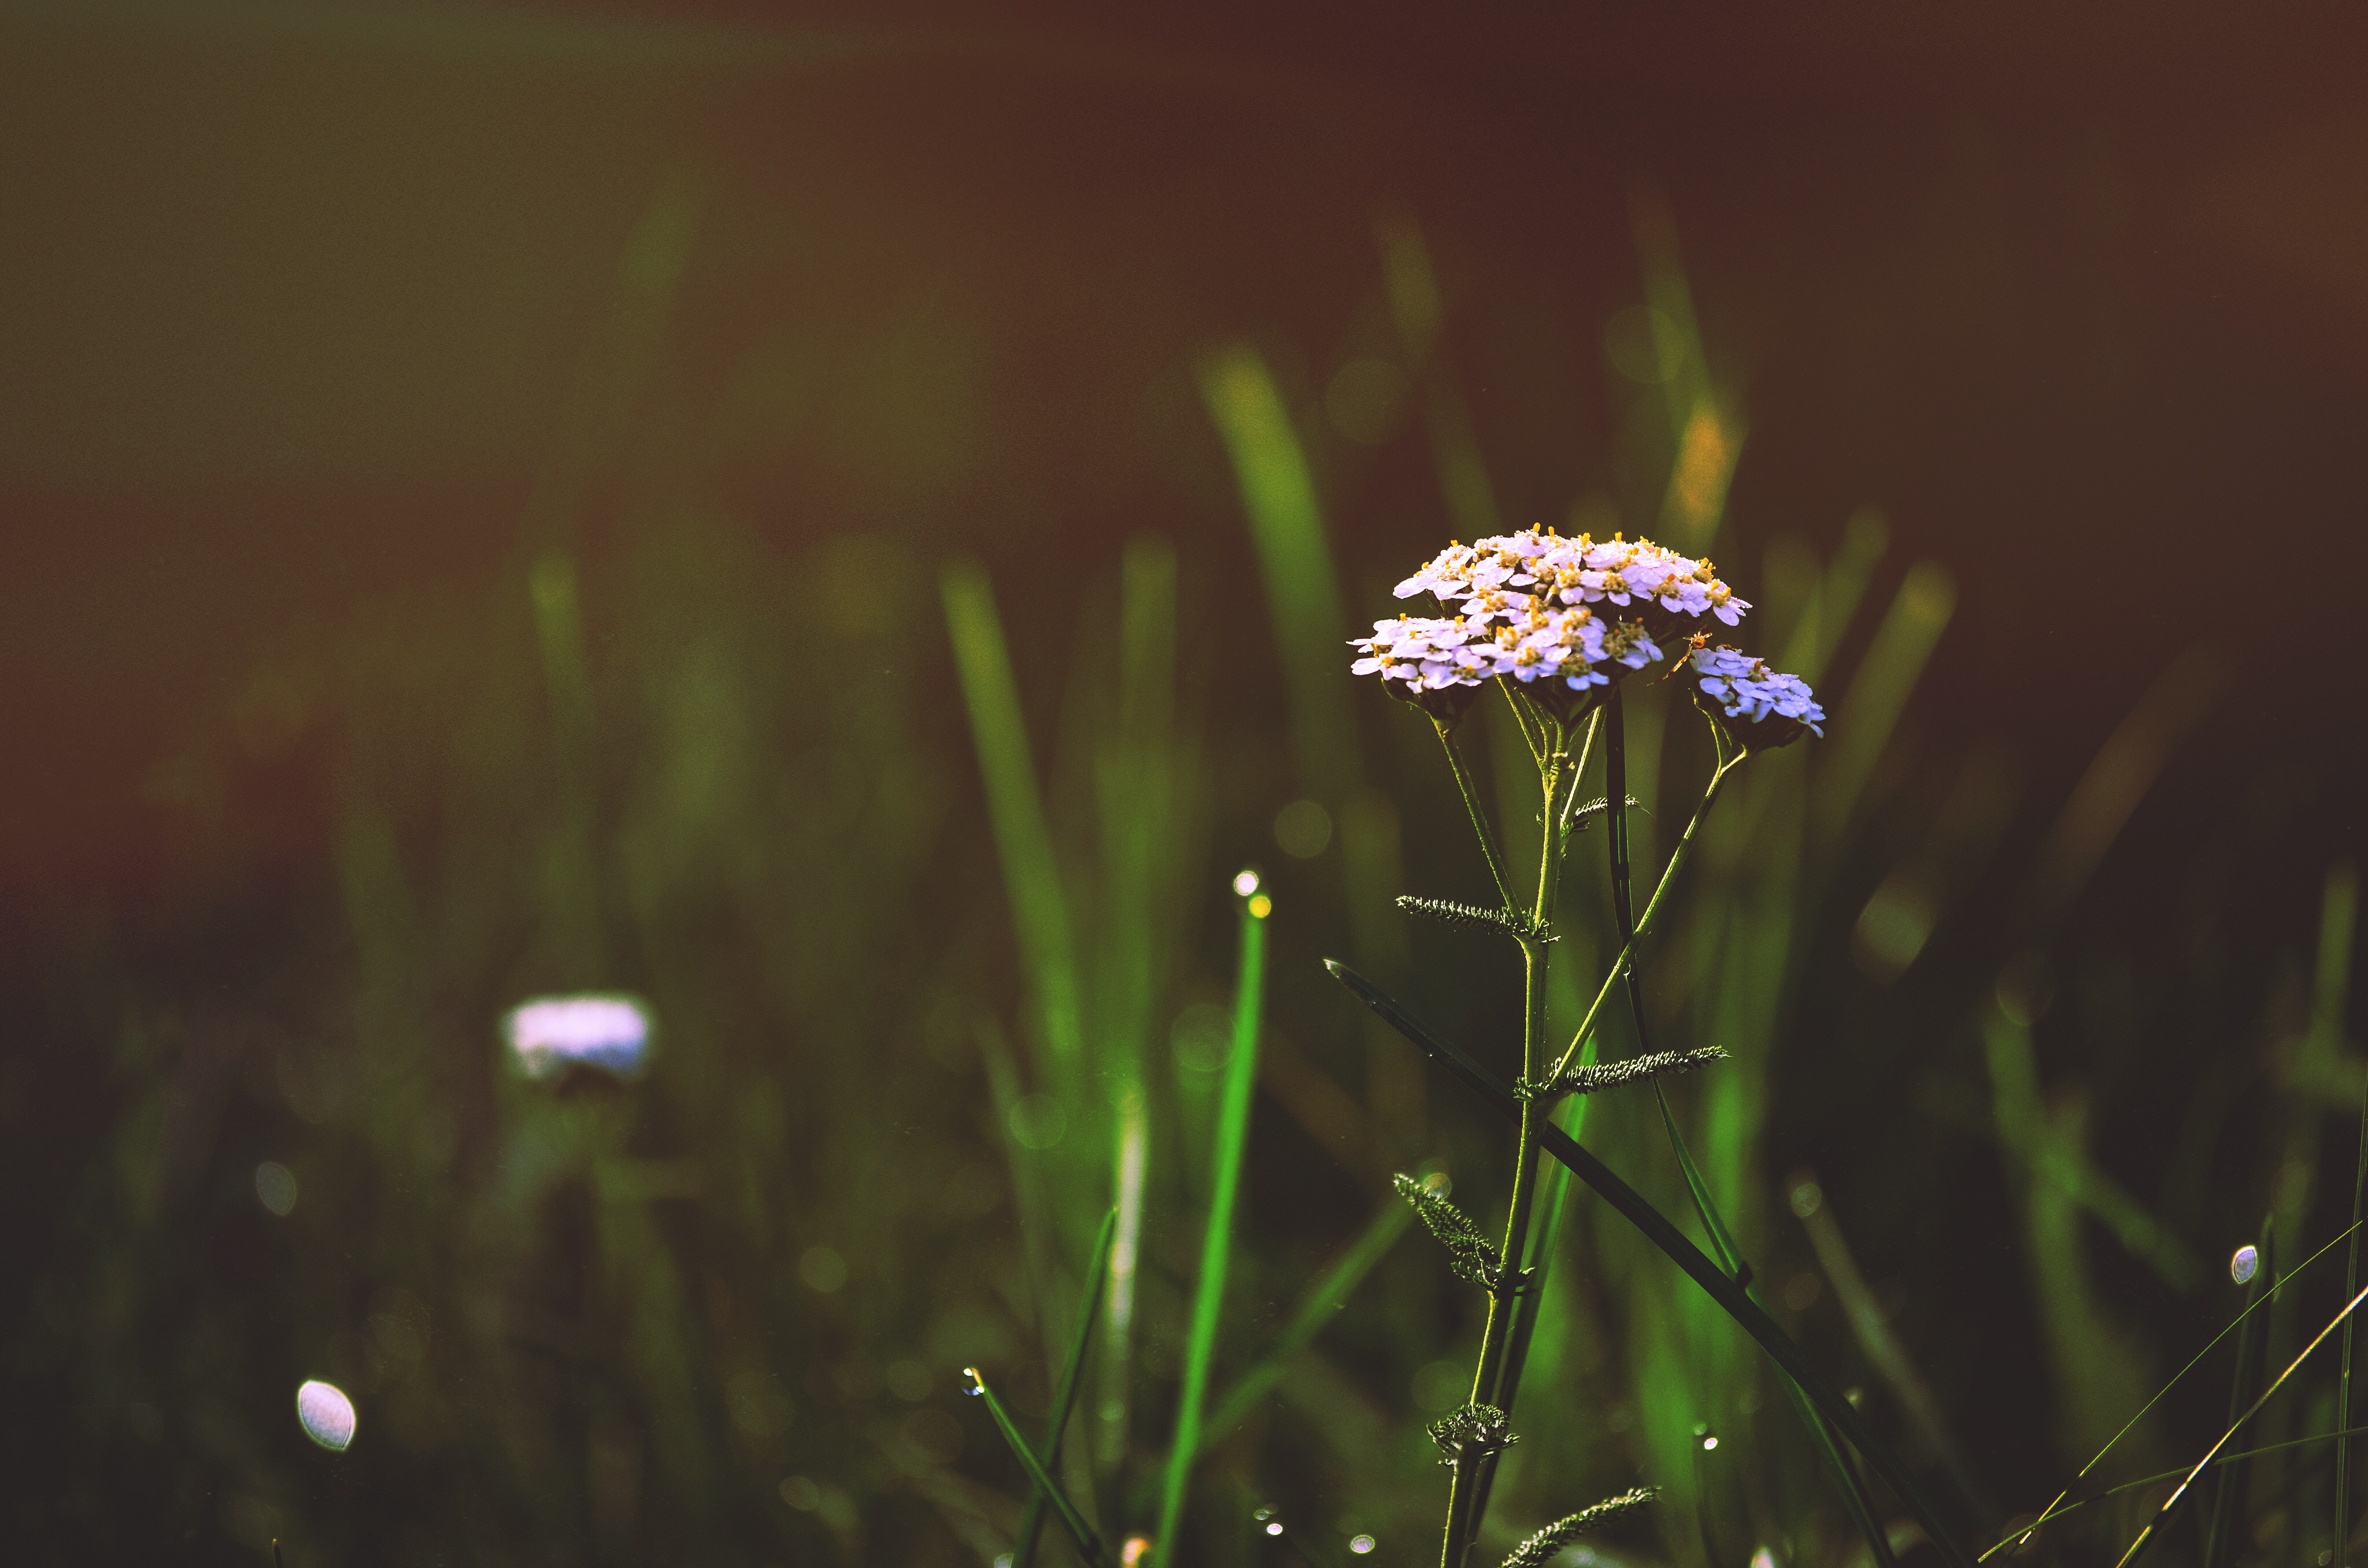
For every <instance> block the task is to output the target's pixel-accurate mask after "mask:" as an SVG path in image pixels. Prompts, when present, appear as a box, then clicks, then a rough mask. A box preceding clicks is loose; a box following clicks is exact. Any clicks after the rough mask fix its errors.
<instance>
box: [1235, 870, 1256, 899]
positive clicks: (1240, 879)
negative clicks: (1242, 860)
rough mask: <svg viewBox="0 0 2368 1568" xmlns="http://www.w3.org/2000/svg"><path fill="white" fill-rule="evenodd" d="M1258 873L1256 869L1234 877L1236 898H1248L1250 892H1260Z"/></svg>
mask: <svg viewBox="0 0 2368 1568" xmlns="http://www.w3.org/2000/svg"><path fill="white" fill-rule="evenodd" d="M1254 892H1258V873H1257V872H1256V871H1244V872H1242V873H1241V874H1240V875H1238V876H1236V877H1235V879H1234V896H1235V898H1247V897H1249V896H1250V894H1252V893H1254Z"/></svg>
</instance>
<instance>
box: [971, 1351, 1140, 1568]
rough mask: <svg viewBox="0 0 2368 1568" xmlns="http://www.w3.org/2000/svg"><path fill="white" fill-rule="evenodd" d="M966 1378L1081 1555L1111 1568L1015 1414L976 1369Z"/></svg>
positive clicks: (1096, 1538)
mask: <svg viewBox="0 0 2368 1568" xmlns="http://www.w3.org/2000/svg"><path fill="white" fill-rule="evenodd" d="M962 1375H963V1376H964V1377H966V1378H968V1379H969V1380H970V1381H971V1390H970V1392H973V1393H974V1394H976V1395H977V1396H978V1397H979V1398H980V1399H982V1400H984V1401H985V1402H986V1411H987V1414H988V1415H992V1416H993V1417H995V1429H996V1431H998V1432H1000V1433H1002V1434H1003V1440H1004V1442H1005V1443H1007V1444H1008V1445H1009V1446H1010V1449H1011V1456H1012V1458H1014V1459H1016V1460H1019V1468H1020V1469H1022V1470H1024V1471H1027V1472H1028V1479H1029V1480H1030V1481H1031V1482H1033V1483H1035V1485H1036V1490H1037V1491H1038V1492H1039V1493H1040V1494H1042V1495H1043V1496H1044V1497H1046V1498H1048V1499H1049V1500H1050V1501H1051V1502H1052V1505H1053V1514H1054V1515H1055V1516H1056V1517H1058V1518H1059V1519H1060V1521H1061V1527H1062V1528H1064V1529H1065V1530H1067V1531H1068V1532H1069V1539H1070V1540H1074V1541H1076V1543H1077V1551H1079V1552H1081V1553H1082V1554H1083V1555H1084V1557H1085V1559H1086V1561H1087V1562H1089V1563H1091V1564H1092V1565H1093V1568H1110V1554H1109V1553H1108V1552H1106V1551H1103V1550H1102V1543H1101V1538H1100V1537H1099V1536H1097V1535H1095V1534H1094V1532H1093V1527H1091V1526H1090V1525H1088V1524H1087V1523H1086V1520H1085V1517H1084V1516H1083V1515H1081V1514H1079V1513H1078V1512H1077V1506H1076V1504H1074V1503H1072V1502H1070V1501H1069V1494H1067V1493H1065V1492H1064V1491H1062V1490H1061V1483H1059V1482H1057V1481H1054V1480H1053V1472H1052V1471H1048V1470H1046V1469H1045V1468H1044V1461H1043V1460H1040V1459H1038V1458H1037V1457H1036V1450H1035V1449H1031V1448H1030V1447H1029V1446H1028V1441H1027V1439H1026V1438H1024V1437H1020V1435H1019V1427H1017V1426H1013V1425H1012V1424H1011V1413H1010V1412H1009V1411H1008V1410H1006V1409H1004V1408H1003V1402H1002V1401H1001V1400H999V1399H997V1398H996V1397H995V1391H994V1390H993V1389H991V1388H989V1387H987V1386H986V1379H985V1377H984V1376H982V1375H981V1374H980V1372H979V1369H977V1368H976V1367H964V1368H963V1369H962Z"/></svg>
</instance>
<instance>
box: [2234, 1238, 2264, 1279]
mask: <svg viewBox="0 0 2368 1568" xmlns="http://www.w3.org/2000/svg"><path fill="white" fill-rule="evenodd" d="M2260 1267H2261V1254H2260V1249H2259V1248H2258V1247H2253V1246H2240V1247H2238V1248H2237V1255H2236V1256H2234V1257H2231V1258H2230V1259H2229V1260H2228V1278H2231V1279H2234V1280H2235V1281H2236V1282H2237V1284H2239V1285H2242V1284H2244V1283H2246V1282H2247V1281H2248V1280H2250V1279H2251V1278H2253V1272H2254V1270H2256V1269H2258V1268H2260Z"/></svg>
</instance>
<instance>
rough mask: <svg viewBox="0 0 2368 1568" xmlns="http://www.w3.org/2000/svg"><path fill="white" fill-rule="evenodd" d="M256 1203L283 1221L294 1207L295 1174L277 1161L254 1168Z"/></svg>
mask: <svg viewBox="0 0 2368 1568" xmlns="http://www.w3.org/2000/svg"><path fill="white" fill-rule="evenodd" d="M255 1197H256V1201H257V1202H258V1203H261V1204H262V1205H263V1206H264V1207H265V1208H266V1209H268V1210H271V1211H272V1212H273V1213H274V1214H278V1215H279V1216H281V1217H282V1218H283V1219H284V1218H285V1217H286V1216H287V1214H288V1212H289V1211H290V1210H292V1209H294V1208H295V1207H296V1173H295V1172H293V1171H291V1170H290V1169H289V1168H288V1167H287V1166H286V1165H281V1164H279V1162H278V1161H277V1160H266V1161H264V1162H263V1164H261V1165H257V1166H256V1167H255Z"/></svg>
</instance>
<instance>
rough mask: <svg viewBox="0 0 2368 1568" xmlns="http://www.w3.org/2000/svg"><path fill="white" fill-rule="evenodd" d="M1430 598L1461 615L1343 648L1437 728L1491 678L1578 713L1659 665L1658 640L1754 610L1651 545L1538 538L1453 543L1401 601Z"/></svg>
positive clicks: (1689, 561)
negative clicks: (1434, 719)
mask: <svg viewBox="0 0 2368 1568" xmlns="http://www.w3.org/2000/svg"><path fill="white" fill-rule="evenodd" d="M1425 590H1428V591H1429V593H1431V594H1432V595H1433V596H1434V597H1437V598H1438V599H1439V600H1440V602H1441V603H1442V604H1446V605H1452V606H1454V607H1456V608H1457V609H1458V610H1459V611H1460V613H1458V614H1455V615H1452V616H1448V617H1435V616H1399V617H1398V618H1397V619H1395V620H1377V621H1375V622H1374V623H1373V634H1372V636H1371V637H1361V638H1359V639H1357V640H1356V641H1355V642H1352V643H1351V644H1350V646H1352V647H1354V648H1356V649H1357V650H1358V651H1359V652H1360V653H1361V654H1362V655H1363V656H1362V657H1361V658H1360V659H1358V660H1357V662H1356V663H1355V664H1354V665H1351V666H1350V668H1351V669H1352V670H1353V671H1354V672H1355V673H1356V674H1358V675H1379V676H1382V677H1383V679H1384V680H1388V681H1393V682H1397V683H1402V685H1403V687H1404V689H1403V690H1399V691H1398V695H1400V696H1403V697H1405V698H1406V699H1408V700H1410V701H1413V702H1415V703H1417V704H1418V705H1420V706H1422V707H1424V708H1426V709H1428V710H1430V711H1432V712H1433V713H1434V714H1437V715H1439V716H1440V717H1443V718H1452V717H1453V716H1454V715H1455V714H1456V713H1458V712H1460V711H1461V710H1462V708H1463V706H1464V705H1465V704H1467V703H1468V702H1469V701H1470V700H1471V699H1472V697H1473V696H1474V695H1475V694H1476V693H1477V691H1478V689H1479V687H1480V686H1481V685H1482V683H1484V682H1486V681H1489V680H1493V679H1495V678H1497V677H1498V676H1508V677H1510V678H1512V679H1514V680H1518V681H1520V682H1521V683H1522V684H1523V685H1524V686H1527V687H1531V696H1533V697H1536V698H1537V699H1539V700H1541V701H1543V702H1546V703H1549V704H1550V705H1552V706H1553V707H1554V709H1555V710H1557V711H1561V712H1563V713H1564V714H1565V716H1566V717H1567V716H1571V715H1574V714H1576V713H1577V712H1578V711H1582V710H1584V709H1585V708H1586V707H1587V706H1588V705H1589V704H1590V703H1591V702H1592V701H1593V700H1594V699H1596V698H1597V697H1600V695H1601V694H1600V692H1597V691H1591V690H1590V689H1589V688H1591V687H1608V686H1609V685H1610V684H1611V681H1612V680H1613V679H1614V678H1616V677H1617V676H1621V675H1622V674H1624V673H1625V672H1626V671H1627V670H1632V669H1639V670H1640V669H1643V668H1644V667H1645V665H1650V664H1653V663H1655V662H1656V661H1657V660H1659V659H1660V658H1661V656H1662V654H1661V650H1660V647H1659V644H1658V643H1657V642H1656V641H1655V639H1656V637H1667V636H1669V635H1671V634H1673V633H1675V634H1682V633H1683V632H1685V631H1688V630H1689V629H1690V628H1691V627H1692V626H1694V625H1696V624H1699V622H1700V619H1701V618H1702V617H1703V616H1716V617H1717V618H1718V619H1720V620H1722V621H1724V622H1725V624H1727V625H1729V626H1733V625H1735V624H1736V622H1737V621H1739V620H1740V619H1742V618H1743V612H1744V611H1745V610H1747V609H1749V608H1751V607H1750V605H1749V604H1748V602H1746V601H1745V600H1743V599H1740V598H1738V597H1736V595H1735V593H1734V591H1733V590H1732V589H1730V588H1729V587H1727V585H1725V583H1722V582H1720V581H1719V580H1718V577H1717V575H1716V574H1714V573H1713V571H1712V570H1711V565H1710V562H1706V561H1696V560H1694V559H1693V558H1691V556H1684V555H1679V554H1677V553H1676V552H1675V551H1668V550H1664V549H1662V548H1661V547H1660V546H1659V545H1657V544H1655V543H1653V542H1652V541H1651V540H1634V541H1633V542H1632V541H1629V540H1617V539H1614V540H1609V541H1606V542H1603V543H1598V542H1597V541H1596V540H1593V539H1591V538H1589V537H1588V536H1587V535H1585V534H1581V535H1580V536H1579V537H1578V538H1577V539H1565V538H1563V537H1562V536H1561V535H1559V534H1556V533H1554V532H1553V531H1552V530H1551V529H1540V528H1525V529H1523V530H1522V531H1521V532H1520V533H1514V534H1502V535H1498V536H1497V537H1495V538H1492V539H1484V540H1480V541H1479V542H1478V543H1477V544H1472V545H1464V544H1451V545H1450V546H1448V547H1447V549H1445V550H1443V551H1440V553H1439V555H1438V557H1437V558H1436V559H1434V560H1433V561H1431V562H1430V563H1429V564H1428V565H1426V566H1425V567H1423V568H1422V570H1420V571H1419V572H1417V573H1416V574H1414V575H1413V576H1411V577H1408V578H1407V579H1406V581H1405V582H1403V583H1400V584H1399V585H1398V586H1397V597H1400V598H1402V599H1403V598H1411V597H1414V596H1415V595H1417V594H1419V593H1422V592H1424V591H1425ZM1613 607H1618V608H1620V609H1624V610H1625V611H1626V612H1627V613H1626V614H1625V615H1624V616H1622V615H1618V614H1617V613H1616V612H1615V609H1614V608H1613ZM1393 689H1394V690H1396V689H1397V688H1396V687H1393Z"/></svg>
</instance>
